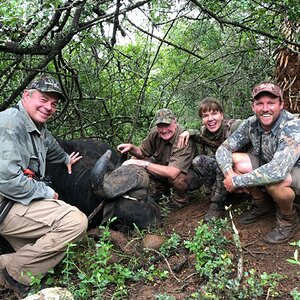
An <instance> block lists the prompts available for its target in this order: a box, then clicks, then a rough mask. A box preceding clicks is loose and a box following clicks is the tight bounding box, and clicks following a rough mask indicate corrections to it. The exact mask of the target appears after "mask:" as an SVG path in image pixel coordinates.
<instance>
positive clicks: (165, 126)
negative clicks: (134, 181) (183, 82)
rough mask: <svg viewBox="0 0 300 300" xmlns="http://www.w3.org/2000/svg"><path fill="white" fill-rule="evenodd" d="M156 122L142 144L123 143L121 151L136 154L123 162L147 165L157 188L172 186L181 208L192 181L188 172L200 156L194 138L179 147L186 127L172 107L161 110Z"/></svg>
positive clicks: (119, 148)
mask: <svg viewBox="0 0 300 300" xmlns="http://www.w3.org/2000/svg"><path fill="white" fill-rule="evenodd" d="M155 125H156V126H155V127H154V128H152V130H151V131H150V133H149V134H148V136H147V137H146V138H145V139H144V141H143V142H142V144H141V145H140V146H139V147H138V146H135V145H133V144H120V145H119V146H118V150H119V151H120V152H121V153H126V152H129V153H130V154H131V155H133V156H134V159H130V160H127V161H125V162H124V163H123V165H137V166H141V167H144V168H145V169H146V170H147V172H148V174H149V175H150V178H151V179H153V180H154V181H155V183H156V184H157V189H158V190H159V189H160V187H161V185H162V186H163V187H165V190H166V189H169V187H173V188H174V190H175V193H174V196H173V198H172V200H173V203H174V205H176V206H177V207H182V206H183V205H184V204H185V203H186V202H187V189H188V186H189V183H190V181H191V174H190V172H189V171H190V167H191V163H192V160H193V158H194V157H195V156H196V155H197V147H196V145H195V143H194V142H193V141H192V140H191V141H189V142H188V144H187V146H186V147H184V148H178V147H177V143H178V138H179V135H180V134H181V133H182V131H183V129H182V127H181V126H180V125H179V124H178V123H177V121H176V117H175V115H174V113H173V112H172V111H171V110H169V109H160V110H159V111H158V112H157V114H156V117H155ZM163 187H162V188H161V190H163Z"/></svg>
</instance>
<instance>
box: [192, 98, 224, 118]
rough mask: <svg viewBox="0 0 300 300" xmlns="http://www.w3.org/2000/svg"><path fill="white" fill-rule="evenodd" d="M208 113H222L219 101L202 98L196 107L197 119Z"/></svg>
mask: <svg viewBox="0 0 300 300" xmlns="http://www.w3.org/2000/svg"><path fill="white" fill-rule="evenodd" d="M208 111H218V112H220V113H222V114H223V113H224V108H223V105H222V104H221V102H220V101H218V100H216V99H214V98H210V97H207V98H204V99H203V100H202V101H201V102H200V103H199V106H198V114H199V117H200V118H202V114H203V113H205V112H208Z"/></svg>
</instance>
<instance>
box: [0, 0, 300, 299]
mask: <svg viewBox="0 0 300 300" xmlns="http://www.w3.org/2000/svg"><path fill="white" fill-rule="evenodd" d="M299 20H300V6H299V1H298V0H266V1H256V0H190V1H189V0H166V1H164V0H142V1H135V0H133V1H131V0H78V1H76V0H75V1H63V0H31V1H29V0H2V1H1V3H0V90H1V93H0V111H3V110H5V109H6V108H8V107H10V106H12V105H14V104H15V103H16V102H17V101H18V100H19V99H20V97H21V95H22V91H23V90H24V89H25V88H26V86H27V85H28V84H29V82H30V81H31V80H32V79H34V77H36V76H37V75H41V74H44V73H47V74H51V75H53V76H55V77H56V78H57V79H58V80H59V81H60V83H61V86H62V88H63V91H64V94H65V97H66V99H67V100H66V102H61V103H59V106H58V112H57V114H56V116H55V118H53V119H52V120H51V121H50V122H49V123H48V127H49V129H50V130H51V132H52V133H53V135H55V136H57V137H60V138H65V139H72V138H79V137H83V138H88V137H93V138H99V139H101V140H103V141H104V142H106V143H108V144H109V145H111V146H112V147H113V148H115V147H116V145H118V144H119V143H121V142H132V143H134V144H139V143H140V142H141V141H142V139H143V138H144V137H145V136H146V134H147V132H148V131H149V128H150V127H152V125H153V124H152V120H153V117H154V115H155V113H156V111H157V110H158V109H160V108H169V109H171V110H173V111H174V112H175V113H176V115H177V117H178V120H179V122H180V123H181V124H182V125H183V126H185V127H187V128H196V129H198V128H199V126H200V120H199V117H198V108H197V107H198V103H199V102H200V101H201V100H202V99H203V98H205V97H214V98H217V99H219V100H220V101H221V102H222V103H223V104H224V107H225V115H226V117H227V118H241V119H242V118H246V117H248V116H250V115H251V114H252V113H251V109H250V101H251V89H252V87H253V86H254V85H255V84H257V83H259V82H260V81H264V80H272V81H277V82H278V84H279V85H280V86H281V87H282V89H283V90H284V98H285V108H286V109H287V110H289V111H291V112H293V113H296V114H299V113H300V107H299V103H300V102H299V101H300V95H299V91H300V22H299ZM192 196H193V198H192V201H191V203H190V205H189V206H187V207H185V208H183V209H181V210H179V211H176V212H171V213H170V212H164V213H165V215H166V217H165V219H164V227H163V228H161V229H159V230H158V231H156V232H155V234H156V235H159V236H163V237H164V239H165V242H164V244H163V246H162V247H161V248H160V249H159V251H157V250H154V251H152V252H149V253H148V254H147V253H146V254H145V252H144V251H143V250H142V249H141V246H140V241H141V240H143V238H144V235H145V232H141V231H140V230H138V229H137V228H135V231H134V233H131V236H129V237H128V236H125V235H122V234H121V233H119V232H110V233H108V232H107V230H108V229H107V228H106V229H105V230H104V233H102V236H101V238H100V240H98V242H97V244H96V247H95V242H90V240H87V241H85V242H84V244H83V245H79V247H83V251H80V249H81V248H79V251H78V248H73V247H75V245H70V248H69V249H68V251H67V255H66V259H65V260H64V262H63V263H62V264H60V265H59V266H58V271H56V272H55V273H53V272H52V271H51V272H49V274H48V278H47V284H48V285H50V286H53V285H62V284H63V283H64V284H65V285H66V286H67V287H68V289H69V290H71V291H72V292H73V294H74V295H75V296H76V297H75V299H80V300H83V299H89V300H90V299H93V300H95V299H125V298H126V299H160V300H174V299H176V300H181V299H184V300H186V299H220V300H221V299H224V300H236V299H259V300H263V299H275V298H276V299H284V300H289V299H293V300H297V299H300V293H299V291H298V290H297V288H298V286H299V265H300V260H299V256H298V250H299V249H296V250H295V246H297V247H298V248H299V247H300V232H299V233H298V234H297V235H296V236H295V240H298V242H295V243H294V244H289V243H286V244H282V245H276V246H272V245H266V244H264V243H263V242H261V240H260V238H261V236H263V234H264V233H265V232H267V231H269V230H270V229H271V228H272V226H273V224H274V220H273V219H272V217H270V218H267V219H264V220H260V221H258V222H257V223H255V224H252V225H251V226H248V227H247V226H241V225H240V224H238V222H236V223H237V227H238V231H239V238H240V240H238V242H236V240H235V238H236V237H235V236H234V235H235V233H232V229H231V228H229V229H228V227H224V224H225V223H224V224H223V221H222V220H221V221H220V220H217V221H218V222H221V223H216V224H215V227H213V228H208V227H207V225H206V224H203V223H201V219H202V218H203V216H204V214H205V213H206V212H207V209H208V206H209V202H210V198H209V191H206V190H201V189H199V191H197V194H195V195H192ZM240 200H241V199H238V201H236V202H235V203H234V205H233V210H232V211H233V213H234V217H233V219H234V220H235V218H237V216H238V214H239V213H241V212H242V211H243V210H245V209H247V207H246V206H247V202H246V201H244V202H242V201H240ZM199 220H200V221H199ZM227 225H228V224H227ZM227 225H226V226H227ZM224 228H225V229H224ZM102 230H103V229H102ZM110 234H111V235H112V236H114V238H113V240H114V246H117V247H113V246H112V244H110V243H108V242H110V241H109V238H108V237H109V235H110ZM96 235H97V238H98V232H97V234H96ZM240 241H241V242H240ZM1 246H2V244H1V242H0V248H1ZM128 246H129V248H128ZM224 247H225V248H227V250H228V251H227V250H226V251H224V252H223V250H224ZM115 248H117V250H116V249H115ZM187 248H189V250H187ZM111 253H112V254H111ZM216 254H217V255H216ZM153 255H156V257H154V258H153ZM293 255H294V256H293ZM216 257H217V258H218V259H216ZM291 257H293V259H291ZM219 258H220V259H219ZM241 258H243V259H244V264H242V268H241V269H242V271H245V272H244V274H243V277H239V276H238V275H239V274H238V273H239V272H238V266H239V263H240V259H241ZM288 259H289V260H288ZM94 262H95V263H94ZM154 265H155V266H154ZM81 267H82V270H83V271H82V270H81ZM240 273H241V272H240ZM277 273H280V274H281V275H282V278H281V277H280V276H281V275H280V276H279V275H278V274H277ZM99 274H100V275H101V274H102V275H101V276H102V277H101V276H100V275H99ZM279 277H280V278H281V279H280V282H279V283H278V285H277V280H278V281H279V279H278V278H279ZM49 280H50V281H49ZM34 284H35V285H37V286H38V288H40V281H39V278H35V279H34ZM204 284H205V285H204ZM203 291H204V292H205V291H208V292H207V293H206V296H207V298H205V297H204V296H203V295H204V294H205V293H204V292H203ZM291 291H293V292H291ZM2 296H3V297H2ZM213 296H215V297H213ZM1 297H2V298H3V299H15V298H14V296H13V295H11V294H10V293H9V291H5V290H2V291H1V290H0V298H1ZM201 297H202V298H201Z"/></svg>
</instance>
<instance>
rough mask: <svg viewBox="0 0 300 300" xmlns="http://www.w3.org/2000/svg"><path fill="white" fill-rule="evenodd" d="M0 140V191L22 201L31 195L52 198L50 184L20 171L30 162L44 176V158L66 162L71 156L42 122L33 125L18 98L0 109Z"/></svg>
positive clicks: (10, 197)
mask: <svg viewBox="0 0 300 300" xmlns="http://www.w3.org/2000/svg"><path fill="white" fill-rule="evenodd" d="M33 142H34V144H35V147H36V151H35V150H34V146H33ZM0 143H1V150H0V194H1V195H2V196H4V197H7V198H9V199H11V200H14V201H17V202H21V203H22V204H25V205H29V204H30V202H31V201H32V200H34V199H44V198H53V196H54V190H53V189H52V188H50V187H49V186H46V185H45V184H44V183H43V182H41V181H36V180H33V179H30V178H28V177H27V176H26V175H24V174H23V171H24V170H25V169H27V168H28V167H29V166H31V167H32V168H35V169H36V170H38V171H39V173H40V174H41V177H43V176H44V175H45V169H46V159H47V161H49V162H53V163H65V164H66V165H67V164H68V163H69V161H70V157H69V155H68V154H67V153H66V152H65V151H64V150H63V149H62V148H61V147H60V146H59V145H58V143H57V142H56V140H55V139H54V137H53V136H52V134H51V133H50V132H49V131H48V130H47V129H46V127H45V125H42V126H41V127H40V128H38V127H37V126H36V124H35V123H34V122H33V121H32V119H31V118H30V117H29V115H28V114H27V112H26V110H25V108H24V107H23V105H22V103H21V101H19V102H18V104H17V107H12V108H9V109H6V110H5V111H3V112H0ZM36 153H37V155H36ZM37 156H38V157H37Z"/></svg>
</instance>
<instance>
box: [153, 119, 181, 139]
mask: <svg viewBox="0 0 300 300" xmlns="http://www.w3.org/2000/svg"><path fill="white" fill-rule="evenodd" d="M176 128H177V123H176V120H173V121H172V123H171V124H164V123H160V124H157V125H156V130H157V133H158V135H159V136H160V137H161V138H162V139H163V140H165V141H167V140H169V139H171V138H172V137H173V136H174V134H175V131H176Z"/></svg>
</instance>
